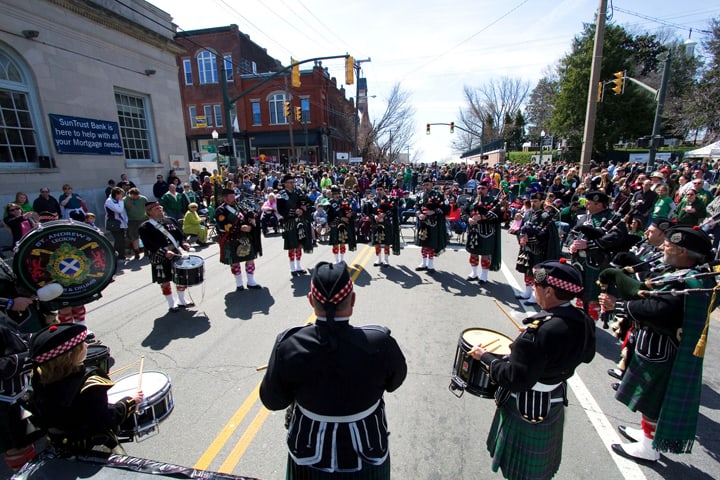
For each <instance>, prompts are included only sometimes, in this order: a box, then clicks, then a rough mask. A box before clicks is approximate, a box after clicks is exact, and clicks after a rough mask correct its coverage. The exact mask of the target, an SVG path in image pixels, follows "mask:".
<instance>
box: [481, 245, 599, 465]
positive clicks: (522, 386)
mask: <svg viewBox="0 0 720 480" xmlns="http://www.w3.org/2000/svg"><path fill="white" fill-rule="evenodd" d="M533 276H534V278H535V282H534V284H533V289H534V296H535V298H537V302H538V304H540V307H541V308H542V309H543V310H542V311H541V312H539V313H537V314H535V315H533V316H531V317H530V318H528V319H526V320H525V321H524V322H523V323H525V324H527V328H526V329H525V330H523V331H522V333H520V335H519V336H518V337H517V338H516V339H515V341H514V342H513V344H512V346H511V350H510V355H507V356H498V355H495V354H493V353H490V352H489V351H487V350H486V349H485V348H483V346H482V345H478V346H476V347H473V349H471V350H470V352H469V354H470V355H471V356H472V357H473V358H475V359H477V360H480V362H481V365H482V367H483V368H484V369H485V370H486V371H487V372H488V374H489V375H490V379H491V381H493V382H494V383H496V384H497V385H498V390H497V392H496V394H495V403H496V404H497V405H498V407H497V410H496V411H495V417H494V419H493V422H492V426H491V427H490V433H489V434H488V437H487V449H488V451H489V452H490V456H491V457H492V469H493V471H495V472H496V471H498V469H500V470H502V473H503V475H504V476H505V478H513V479H520V478H534V479H549V478H552V477H553V476H554V475H555V473H556V472H557V471H558V468H559V467H560V462H561V460H562V442H563V423H564V421H565V420H564V418H565V406H566V405H567V379H568V378H570V377H572V376H573V374H574V373H575V368H577V366H578V365H580V364H581V363H589V362H590V361H591V360H592V359H593V357H594V356H595V325H594V324H593V322H592V320H591V319H590V318H589V317H588V316H587V315H585V314H584V313H583V312H582V310H580V309H578V308H575V307H573V306H571V304H570V300H572V299H573V298H574V297H575V296H577V295H578V294H579V293H580V292H582V289H583V283H582V275H581V274H580V272H579V271H577V270H576V269H575V268H574V267H573V266H571V265H569V264H567V263H565V259H561V260H560V261H554V260H553V261H548V262H543V263H540V264H538V265H536V266H535V268H534V269H533Z"/></svg>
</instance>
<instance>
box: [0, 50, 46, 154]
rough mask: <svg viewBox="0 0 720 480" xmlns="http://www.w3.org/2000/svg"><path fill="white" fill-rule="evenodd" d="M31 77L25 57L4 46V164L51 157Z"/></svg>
mask: <svg viewBox="0 0 720 480" xmlns="http://www.w3.org/2000/svg"><path fill="white" fill-rule="evenodd" d="M31 78H32V77H31V76H30V75H29V74H28V68H27V66H26V64H25V62H24V61H23V60H22V58H20V57H16V56H15V55H14V54H12V53H11V52H8V51H5V50H3V49H2V47H0V168H27V167H38V166H40V157H41V156H44V158H48V157H47V155H48V152H49V149H48V147H47V145H45V144H44V143H43V141H42V135H38V133H39V132H38V128H42V125H43V123H42V121H41V119H40V114H39V112H38V101H37V97H36V94H35V87H34V85H32V83H31V80H30V79H31Z"/></svg>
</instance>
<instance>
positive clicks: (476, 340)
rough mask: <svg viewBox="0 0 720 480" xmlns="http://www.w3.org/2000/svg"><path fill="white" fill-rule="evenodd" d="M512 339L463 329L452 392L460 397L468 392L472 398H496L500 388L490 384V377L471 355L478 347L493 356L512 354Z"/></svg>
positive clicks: (488, 332)
mask: <svg viewBox="0 0 720 480" xmlns="http://www.w3.org/2000/svg"><path fill="white" fill-rule="evenodd" d="M512 342H513V340H512V339H511V338H510V337H507V336H505V335H503V334H502V333H498V332H495V331H493V330H487V329H485V328H468V329H466V330H463V332H462V333H461V334H460V338H459V339H458V346H457V350H456V351H455V364H454V365H453V372H452V373H453V375H452V378H451V380H450V391H451V392H453V393H455V392H456V391H458V390H459V391H460V393H459V394H457V393H455V395H456V396H458V397H461V396H462V394H463V392H465V391H467V392H468V393H471V394H472V395H476V396H478V397H483V398H493V397H494V396H495V391H496V390H497V385H496V384H494V383H492V382H491V381H490V375H488V374H487V373H486V372H485V370H483V368H482V365H481V363H480V361H479V360H475V359H474V358H472V357H471V356H470V355H468V352H470V350H471V349H472V348H473V347H474V346H476V345H482V346H483V348H485V349H486V350H487V351H488V352H490V353H495V354H497V355H509V354H510V344H511V343H512Z"/></svg>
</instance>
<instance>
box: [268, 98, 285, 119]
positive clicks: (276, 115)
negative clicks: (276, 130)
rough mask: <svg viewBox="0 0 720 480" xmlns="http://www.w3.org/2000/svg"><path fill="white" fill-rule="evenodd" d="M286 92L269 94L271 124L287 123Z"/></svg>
mask: <svg viewBox="0 0 720 480" xmlns="http://www.w3.org/2000/svg"><path fill="white" fill-rule="evenodd" d="M285 102H286V97H285V92H276V93H271V94H270V95H269V96H268V107H269V109H270V125H286V124H287V123H288V119H287V118H285Z"/></svg>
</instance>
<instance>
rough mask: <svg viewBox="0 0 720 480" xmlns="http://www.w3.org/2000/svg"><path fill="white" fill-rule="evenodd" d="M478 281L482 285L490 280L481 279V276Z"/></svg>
mask: <svg viewBox="0 0 720 480" xmlns="http://www.w3.org/2000/svg"><path fill="white" fill-rule="evenodd" d="M478 283H479V284H480V285H483V284H485V283H488V281H487V280H483V279H481V278H478Z"/></svg>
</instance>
